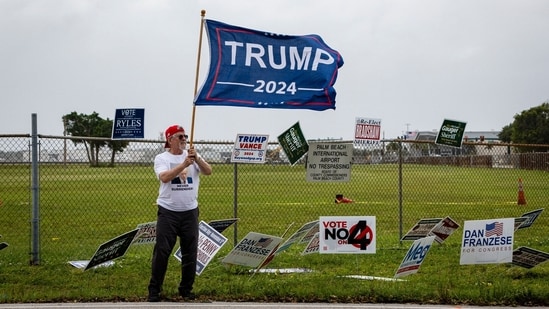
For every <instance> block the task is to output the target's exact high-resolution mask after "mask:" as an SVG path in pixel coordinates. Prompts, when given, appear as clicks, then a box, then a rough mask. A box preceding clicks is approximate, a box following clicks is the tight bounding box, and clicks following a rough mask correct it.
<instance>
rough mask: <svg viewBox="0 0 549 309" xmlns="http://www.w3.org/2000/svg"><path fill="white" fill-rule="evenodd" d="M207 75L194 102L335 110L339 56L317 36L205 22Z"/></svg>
mask: <svg viewBox="0 0 549 309" xmlns="http://www.w3.org/2000/svg"><path fill="white" fill-rule="evenodd" d="M205 25H206V30H207V34H208V38H209V45H210V68H209V71H208V76H207V78H206V80H205V82H204V84H203V85H202V87H201V89H200V91H199V92H198V93H197V95H196V97H195V100H194V104H195V105H220V106H221V105H222V106H236V107H256V108H286V109H312V110H318V111H321V110H326V109H335V97H336V91H335V89H334V87H333V86H334V84H335V81H336V79H337V72H338V69H339V68H340V67H341V66H342V65H343V58H342V57H341V55H340V54H339V53H338V52H337V51H335V50H333V49H331V48H330V47H329V46H328V45H326V43H324V41H323V40H322V38H321V37H320V36H318V35H314V34H312V35H303V36H296V35H283V34H273V33H269V32H265V31H258V30H252V29H246V28H242V27H237V26H232V25H228V24H225V23H221V22H218V21H214V20H205Z"/></svg>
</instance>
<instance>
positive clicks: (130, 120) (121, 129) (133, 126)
mask: <svg viewBox="0 0 549 309" xmlns="http://www.w3.org/2000/svg"><path fill="white" fill-rule="evenodd" d="M144 137H145V109H144V108H122V109H116V112H115V115H114V123H113V126H112V139H114V140H117V139H134V138H144Z"/></svg>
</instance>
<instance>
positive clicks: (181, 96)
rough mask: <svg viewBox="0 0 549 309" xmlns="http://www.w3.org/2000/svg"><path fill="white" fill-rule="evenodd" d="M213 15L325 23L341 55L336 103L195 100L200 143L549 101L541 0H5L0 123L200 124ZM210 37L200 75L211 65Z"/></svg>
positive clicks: (436, 118) (15, 130)
mask: <svg viewBox="0 0 549 309" xmlns="http://www.w3.org/2000/svg"><path fill="white" fill-rule="evenodd" d="M202 9H204V10H206V18H207V19H214V20H218V21H222V22H225V23H228V24H233V25H238V26H242V27H246V28H252V29H256V30H264V31H269V32H275V33H283V34H295V35H301V34H318V35H320V36H321V37H322V38H323V39H324V41H325V42H326V43H327V44H328V45H329V46H330V47H331V48H333V49H335V50H337V51H339V52H340V53H341V55H342V56H343V59H344V61H345V64H344V66H343V67H342V68H341V69H340V70H339V77H338V80H337V82H336V84H335V88H336V91H337V97H336V110H327V111H322V112H318V111H312V110H277V109H256V108H235V107H215V108H214V107H209V106H197V107H196V109H195V111H196V114H195V121H194V138H195V140H219V141H221V140H223V141H226V140H233V141H234V139H235V137H236V134H238V133H254V134H268V135H269V136H270V140H272V141H274V140H276V137H277V136H278V135H279V134H280V133H282V132H283V131H284V130H286V129H287V128H288V127H290V126H291V125H293V124H294V123H296V122H298V121H299V123H300V125H301V127H302V129H303V132H304V134H305V137H306V138H308V139H317V138H343V139H345V140H351V139H352V138H353V133H354V124H355V119H356V117H366V118H379V119H381V121H382V130H383V132H384V136H385V138H387V139H389V138H395V137H397V136H399V135H402V134H403V132H405V131H406V130H410V131H412V130H420V131H426V130H428V131H431V130H435V129H438V128H440V125H441V123H442V121H443V119H445V118H446V119H453V120H459V121H464V122H467V128H466V129H467V131H490V130H495V131H498V130H500V129H501V128H502V127H503V126H505V125H507V124H509V123H511V122H512V121H513V116H514V115H515V114H518V113H520V112H521V111H523V110H526V109H529V108H531V107H535V106H539V105H540V104H542V103H543V102H545V101H548V100H549V77H548V74H549V18H548V16H549V1H545V0H459V1H456V0H414V1H412V0H348V1H329V0H276V1H260V0H231V1H227V0H0V104H1V106H2V108H1V111H0V134H20V133H30V132H31V114H32V113H36V114H37V115H38V132H39V133H40V134H47V135H62V134H63V127H62V122H61V117H62V116H63V115H65V114H68V113H71V112H73V111H76V112H78V113H84V114H90V113H92V112H94V111H95V112H97V113H99V115H100V116H101V117H103V118H110V119H113V118H114V113H115V109H117V108H128V107H139V108H145V138H147V139H157V138H158V137H159V134H160V132H162V131H163V130H164V129H165V128H166V127H167V126H169V125H171V124H176V123H177V124H182V125H183V126H184V127H185V128H187V131H190V127H191V124H192V117H191V115H192V111H193V104H192V100H193V97H194V89H195V78H196V69H197V54H198V46H199V30H200V18H201V17H200V11H201V10H202ZM207 49H208V43H207V42H206V36H204V38H203V41H202V50H203V52H202V57H201V59H202V61H201V64H200V66H199V68H200V74H199V77H198V79H199V84H201V82H202V81H203V79H204V78H205V72H206V71H207V68H208V63H209V56H208V55H207Z"/></svg>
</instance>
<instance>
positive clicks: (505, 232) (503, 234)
mask: <svg viewBox="0 0 549 309" xmlns="http://www.w3.org/2000/svg"><path fill="white" fill-rule="evenodd" d="M514 233H515V218H504V219H490V220H475V221H465V223H464V226H463V238H462V240H461V256H460V260H459V263H460V264H461V265H464V264H497V263H511V262H512V261H513V237H514Z"/></svg>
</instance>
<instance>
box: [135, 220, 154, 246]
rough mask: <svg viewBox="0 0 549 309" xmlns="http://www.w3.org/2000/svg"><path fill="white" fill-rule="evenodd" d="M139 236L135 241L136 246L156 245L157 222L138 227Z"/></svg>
mask: <svg viewBox="0 0 549 309" xmlns="http://www.w3.org/2000/svg"><path fill="white" fill-rule="evenodd" d="M137 229H138V231H137V235H136V236H135V239H134V240H133V244H134V245H144V244H154V243H155V242H156V221H152V222H147V223H141V224H138V225H137Z"/></svg>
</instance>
